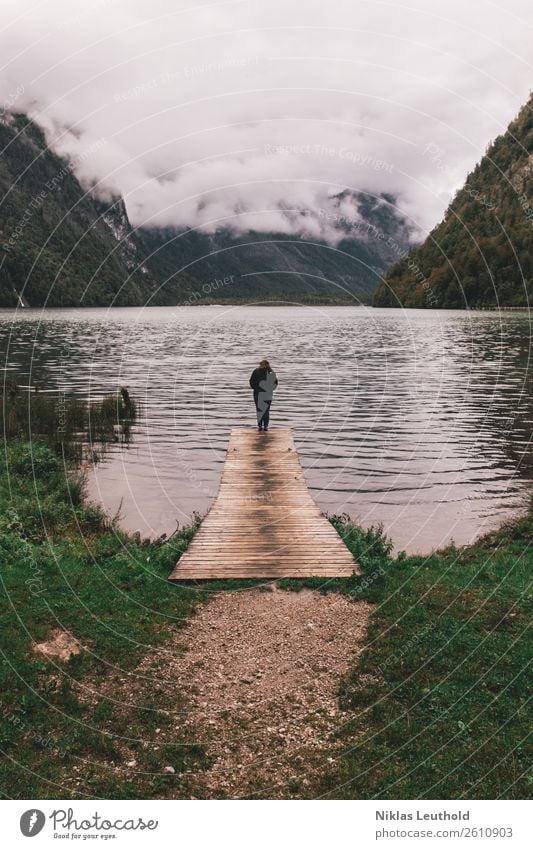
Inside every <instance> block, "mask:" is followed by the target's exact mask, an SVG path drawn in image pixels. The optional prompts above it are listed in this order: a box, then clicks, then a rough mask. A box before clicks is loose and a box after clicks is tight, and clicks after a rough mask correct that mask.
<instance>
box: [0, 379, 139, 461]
mask: <svg viewBox="0 0 533 849" xmlns="http://www.w3.org/2000/svg"><path fill="white" fill-rule="evenodd" d="M0 392H1V396H0V403H1V409H2V416H1V420H0V436H1V437H2V438H3V439H4V440H12V439H18V440H29V441H33V440H35V439H40V440H43V441H45V442H46V443H47V445H49V446H50V447H51V448H52V449H53V450H54V452H55V453H56V454H57V455H58V456H61V457H63V458H64V459H65V460H66V461H67V462H68V463H76V464H78V465H79V464H80V463H81V461H82V459H84V455H87V453H88V454H89V459H90V460H92V461H95V460H98V458H99V456H100V454H101V453H102V451H103V450H105V446H106V445H107V444H109V443H111V442H119V441H120V442H128V441H129V437H130V429H131V425H132V423H133V422H134V421H135V419H136V417H137V413H138V410H137V404H136V402H135V401H134V400H133V399H132V398H130V395H129V392H128V390H127V389H126V388H125V387H122V388H121V390H120V391H119V392H117V393H116V394H115V395H106V396H105V397H104V398H101V399H99V400H97V401H93V402H91V403H90V404H86V403H85V402H84V401H83V400H82V399H79V398H74V397H69V396H66V395H64V394H56V395H51V394H47V393H43V392H39V391H38V389H37V388H35V387H32V388H30V389H28V388H27V387H20V386H19V385H18V384H16V383H14V382H13V381H4V383H3V384H2V386H1V388H0Z"/></svg>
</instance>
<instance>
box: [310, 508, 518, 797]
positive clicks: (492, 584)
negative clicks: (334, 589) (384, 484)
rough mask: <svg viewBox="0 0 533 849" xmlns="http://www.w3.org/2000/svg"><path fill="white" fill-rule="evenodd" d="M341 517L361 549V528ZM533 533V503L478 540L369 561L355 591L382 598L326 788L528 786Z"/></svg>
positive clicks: (437, 793)
mask: <svg viewBox="0 0 533 849" xmlns="http://www.w3.org/2000/svg"><path fill="white" fill-rule="evenodd" d="M337 524H338V526H339V530H340V531H341V533H342V532H343V530H344V532H345V538H346V541H347V544H348V546H349V547H350V548H351V549H352V550H353V551H354V553H356V551H357V548H358V546H360V545H361V540H362V534H361V531H360V529H358V528H356V527H354V526H352V525H350V523H349V522H342V521H341V522H339V520H337ZM532 540H533V514H532V513H531V512H530V513H529V514H528V515H527V516H525V517H523V518H521V519H519V520H517V521H515V522H512V523H509V524H507V525H505V526H504V527H503V528H502V529H501V530H500V531H498V532H497V533H493V534H490V535H489V536H486V537H485V538H483V539H481V540H480V541H479V542H478V543H476V544H475V545H472V546H468V547H465V548H460V549H457V548H455V547H453V546H452V547H450V548H448V549H446V550H444V551H440V552H437V553H433V554H431V555H429V556H428V557H405V555H401V556H400V557H398V558H392V557H391V555H390V551H389V552H388V553H386V552H385V551H383V552H382V554H383V557H382V561H381V566H382V568H381V570H380V569H379V568H378V569H376V568H375V566H376V562H375V561H374V562H372V563H370V564H369V565H366V567H365V565H364V564H363V568H364V569H365V573H366V576H367V578H370V580H369V581H368V584H367V586H362V583H364V579H363V581H362V582H361V584H360V585H359V586H360V589H359V590H356V591H355V592H356V594H357V595H358V596H359V597H361V598H367V599H369V600H371V601H373V602H376V604H377V607H376V609H375V612H374V614H373V616H372V617H371V624H370V630H369V639H368V645H367V648H366V650H365V652H364V654H363V655H362V657H361V659H360V662H359V663H358V664H357V666H356V667H355V668H354V669H353V670H352V672H351V673H350V675H349V676H348V677H347V678H346V679H345V681H344V682H343V685H342V688H341V692H340V694H339V698H340V702H341V707H342V708H343V709H344V710H345V711H346V712H347V713H346V722H345V724H344V726H343V727H342V728H339V729H338V734H337V737H338V739H339V740H340V741H341V742H342V743H343V744H344V754H343V757H342V758H340V759H339V760H338V761H337V763H336V764H335V767H334V768H333V769H332V770H331V771H330V773H329V774H328V775H327V776H325V777H324V778H323V780H322V785H321V788H320V793H321V795H324V796H325V797H326V798H328V797H329V798H349V799H352V798H353V799H357V798H363V799H376V798H380V799H413V798H414V799H416V798H427V799H435V798H444V799H461V798H464V799H487V798H505V799H515V798H516V799H520V798H529V795H530V793H531V773H530V772H529V769H530V766H531V749H530V748H529V747H528V738H529V734H530V719H531V716H530V714H529V713H528V707H529V703H530V698H531V683H530V682H531V676H530V675H529V676H528V667H529V665H530V662H531V652H530V646H531V642H530V641H528V640H527V632H528V628H529V625H530V623H531V595H530V592H529V587H530V584H529V582H530V575H531V570H532V567H533V547H532V545H531V541H532ZM380 545H381V543H380V542H379V538H378V543H377V546H378V548H379V547H380ZM372 574H374V576H375V580H372V578H371V576H372ZM349 591H350V590H349ZM351 591H352V592H353V589H352V590H351Z"/></svg>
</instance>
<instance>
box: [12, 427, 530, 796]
mask: <svg viewBox="0 0 533 849" xmlns="http://www.w3.org/2000/svg"><path fill="white" fill-rule="evenodd" d="M0 516H1V517H2V518H1V519H0V587H1V591H2V596H3V603H2V607H1V611H0V660H1V663H0V691H1V693H2V695H1V696H0V733H1V741H2V742H1V750H2V755H1V757H0V792H1V793H2V794H3V795H4V796H6V797H11V796H13V795H16V796H17V797H18V798H57V797H59V798H75V797H77V796H78V797H83V796H84V795H89V796H97V797H100V798H165V796H166V795H168V794H169V792H170V789H169V788H170V787H171V788H172V793H173V794H177V795H180V793H181V794H182V795H184V796H186V795H187V785H186V773H187V772H189V771H192V772H194V771H195V770H196V771H197V770H200V769H202V768H204V767H205V765H206V764H207V762H208V760H207V756H206V752H205V751H204V750H203V748H202V747H201V746H200V745H197V744H196V742H195V741H194V740H191V739H189V738H188V736H187V732H186V729H185V727H184V725H183V723H182V719H183V718H184V714H183V706H182V705H181V703H180V694H179V693H176V692H169V691H168V690H167V689H166V688H165V685H164V676H163V675H162V678H161V680H156V681H154V682H153V684H152V686H151V688H150V692H149V695H148V696H147V695H146V688H145V689H144V690H143V696H142V698H131V700H128V698H127V694H128V692H130V691H131V692H133V694H134V695H135V687H136V685H137V683H138V677H137V676H136V675H135V674H132V673H133V670H135V668H136V667H137V665H138V663H139V661H140V660H141V659H142V658H143V656H144V655H145V653H146V652H147V650H149V649H151V648H153V647H155V648H156V649H157V648H158V647H160V648H161V649H163V648H164V646H165V643H166V641H167V640H168V639H169V638H170V637H171V636H172V634H173V633H174V632H175V631H176V630H177V629H179V628H180V627H181V626H182V624H183V622H184V621H185V619H186V618H187V617H188V616H189V615H190V614H191V613H192V611H193V610H194V609H195V607H196V605H198V604H199V603H201V602H202V601H203V600H205V599H206V598H208V597H209V593H210V592H216V591H219V590H221V589H236V588H241V587H244V586H247V585H248V584H247V582H242V581H240V582H239V581H230V582H212V583H211V584H208V585H205V584H204V585H203V586H202V588H201V592H200V591H199V590H198V589H197V590H195V589H192V588H191V589H186V588H184V587H180V586H177V585H173V584H170V583H169V582H168V581H167V577H168V575H169V573H170V571H171V569H172V567H173V565H174V563H175V561H176V559H177V558H178V557H179V555H180V552H182V551H183V550H184V549H185V548H186V546H187V545H188V542H189V541H190V539H191V537H192V535H193V534H194V531H195V526H194V527H191V528H185V529H183V530H181V531H180V532H179V533H178V534H177V535H176V536H175V537H173V538H172V539H171V540H169V541H166V542H164V543H162V544H148V545H142V544H140V542H138V541H136V540H135V539H132V538H130V537H128V536H127V535H126V534H124V533H122V532H121V531H120V529H119V528H118V527H116V526H115V525H114V524H113V523H112V522H109V521H108V520H107V519H106V518H105V517H104V516H103V515H102V513H101V512H100V511H99V510H98V509H96V508H95V507H94V506H91V505H90V504H88V503H87V501H86V500H85V498H84V491H83V481H82V479H81V478H79V477H78V476H76V475H74V476H72V475H71V473H67V471H66V469H65V466H64V462H63V459H62V458H58V457H57V455H56V451H55V447H54V446H53V445H51V444H50V443H49V441H47V440H45V439H42V438H41V439H37V440H34V441H32V442H31V443H29V442H24V441H19V440H17V439H11V440H10V441H8V442H7V443H6V447H5V451H4V456H3V458H2V462H1V463H0ZM331 521H332V523H333V524H334V525H335V526H336V527H337V529H338V530H339V532H340V533H341V534H342V536H343V537H344V539H345V541H346V544H347V545H348V547H349V548H350V549H351V550H352V551H353V553H354V554H355V555H356V556H357V558H358V560H359V562H360V563H361V566H362V570H363V574H362V575H361V576H358V577H356V576H354V577H352V578H350V579H348V580H337V581H330V582H328V583H327V585H325V584H324V582H323V581H313V580H305V581H295V580H287V581H283V582H282V585H283V586H285V587H286V588H288V589H294V590H299V589H301V588H302V587H304V586H306V587H313V588H316V589H320V590H321V591H322V592H325V591H327V592H331V591H335V592H342V593H347V594H349V595H350V596H352V597H353V598H354V599H358V598H364V599H367V600H369V601H371V602H373V603H374V604H375V609H374V613H373V615H372V618H371V624H370V632H369V640H368V645H367V648H366V650H365V652H364V654H363V656H362V657H361V658H360V660H359V662H358V663H357V665H356V666H354V668H353V670H352V671H351V672H350V674H349V675H348V676H347V677H346V678H345V680H344V681H343V682H342V687H341V690H340V692H339V699H340V703H341V706H342V708H343V710H344V711H345V714H344V720H345V721H344V724H343V726H342V727H339V728H338V729H337V732H336V733H337V742H339V741H340V743H341V745H342V750H343V756H342V757H340V758H338V759H337V760H336V761H335V763H333V764H329V765H328V767H327V772H325V773H324V774H322V776H321V778H320V785H319V788H318V791H317V793H318V795H321V796H324V797H331V798H382V799H402V798H449V799H454V798H467V799H470V798H472V799H474V798H498V797H501V798H523V797H525V796H527V795H528V793H529V791H530V789H531V784H530V780H529V778H528V773H527V768H528V760H527V734H528V723H527V719H528V716H527V706H528V697H529V690H528V682H527V678H526V669H527V664H528V662H529V654H528V645H527V642H526V641H525V640H524V634H525V632H526V629H527V627H528V624H529V622H530V613H531V611H530V606H529V605H530V597H529V596H528V595H527V587H528V578H529V573H530V571H531V566H532V565H533V555H532V551H531V540H532V539H533V516H532V514H529V515H528V516H526V517H524V518H522V519H520V520H518V521H516V522H514V523H512V524H509V525H506V526H505V527H503V528H502V529H501V530H500V531H499V532H497V533H495V534H492V535H490V536H488V537H485V538H484V539H483V540H480V541H479V542H478V543H477V544H476V545H473V546H470V547H467V548H462V549H456V548H453V547H451V548H449V549H447V550H445V551H441V552H437V553H433V554H431V555H429V556H428V557H406V556H405V555H400V556H398V557H393V555H392V545H391V543H390V541H389V540H387V539H386V537H385V536H384V534H383V531H382V529H381V528H373V529H370V530H366V531H365V530H362V529H361V528H358V527H357V526H355V525H353V524H352V523H351V522H350V521H349V519H348V518H347V517H343V516H340V517H339V516H334V517H332V518H331ZM55 628H61V629H62V630H66V631H69V632H72V633H73V634H74V635H75V636H76V638H77V639H78V640H79V641H80V642H81V643H82V644H83V645H84V646H85V648H86V650H85V651H83V652H81V653H80V654H78V655H75V656H73V657H72V658H71V659H70V660H69V661H68V662H66V663H62V664H59V663H57V662H54V661H52V660H49V659H46V658H44V657H42V656H39V655H37V654H35V653H34V652H33V651H32V645H33V643H34V642H39V641H41V640H44V639H45V638H46V637H47V636H48V635H49V633H50V631H51V630H53V629H55ZM350 649H351V647H350V646H347V647H346V650H347V651H348V652H349V651H350ZM162 657H163V658H164V655H162ZM163 663H164V661H163V660H162V664H163ZM130 701H131V703H130ZM117 702H118V704H117ZM158 735H159V736H158ZM159 740H161V742H158V741H159ZM326 748H327V747H326ZM325 755H327V751H325ZM132 757H134V758H135V761H136V766H135V770H133V771H132V770H131V769H129V768H128V766H127V764H128V762H129V760H130V759H131V758H132ZM324 761H325V762H326V758H324ZM167 764H171V765H173V766H174V768H175V769H176V773H184V774H185V777H180V776H178V775H176V776H173V777H172V779H171V782H172V784H169V779H168V778H167V777H166V776H164V775H162V774H161V770H162V769H163V767H164V766H166V765H167ZM66 776H68V779H69V783H68V788H67V787H66V786H65V785H63V784H62V782H63V781H64V780H65V777H66ZM313 792H314V793H315V791H313ZM315 795H316V794H315Z"/></svg>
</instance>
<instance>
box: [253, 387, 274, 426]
mask: <svg viewBox="0 0 533 849" xmlns="http://www.w3.org/2000/svg"><path fill="white" fill-rule="evenodd" d="M254 401H255V409H256V413H257V424H258V426H259V427H268V423H269V421H270V405H271V404H272V401H267V400H266V399H265V397H264V393H263V392H257V391H254Z"/></svg>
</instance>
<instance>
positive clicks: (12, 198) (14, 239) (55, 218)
mask: <svg viewBox="0 0 533 849" xmlns="http://www.w3.org/2000/svg"><path fill="white" fill-rule="evenodd" d="M0 148H1V150H2V157H1V159H0V305H1V306H13V305H14V304H16V303H17V301H18V298H19V296H20V297H21V298H22V299H23V301H25V302H27V303H29V304H30V305H31V306H42V305H45V304H47V305H48V306H71V305H72V306H80V305H81V306H85V305H86V306H94V305H97V306H104V305H105V306H107V305H109V304H111V303H117V304H122V305H124V304H130V303H134V304H142V303H144V302H145V301H146V299H147V297H149V296H150V294H152V293H153V292H156V291H157V288H158V286H157V281H156V279H155V278H154V276H153V275H152V274H151V272H150V270H149V269H148V268H147V267H143V265H142V263H140V262H139V261H138V260H139V259H140V256H141V253H142V249H141V246H140V245H139V244H138V242H137V240H136V239H135V237H134V236H132V235H131V227H130V224H129V221H128V217H127V213H126V210H125V207H124V204H123V202H122V201H121V200H120V199H116V200H114V201H113V202H112V203H111V204H103V203H101V202H100V201H97V200H96V199H95V198H93V197H92V196H91V195H90V194H88V193H87V192H86V191H85V190H84V189H83V188H82V187H81V186H80V184H79V182H78V180H77V179H76V177H75V176H74V174H73V172H72V170H71V167H70V164H69V163H68V162H67V161H66V160H65V159H62V158H61V157H59V156H56V155H55V154H54V153H53V152H52V151H51V150H49V149H48V148H47V146H46V141H45V138H44V135H43V133H42V131H41V130H40V129H39V127H38V126H37V125H36V124H35V123H33V122H30V121H28V118H27V116H26V115H23V114H9V113H3V116H2V119H1V120H0Z"/></svg>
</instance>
